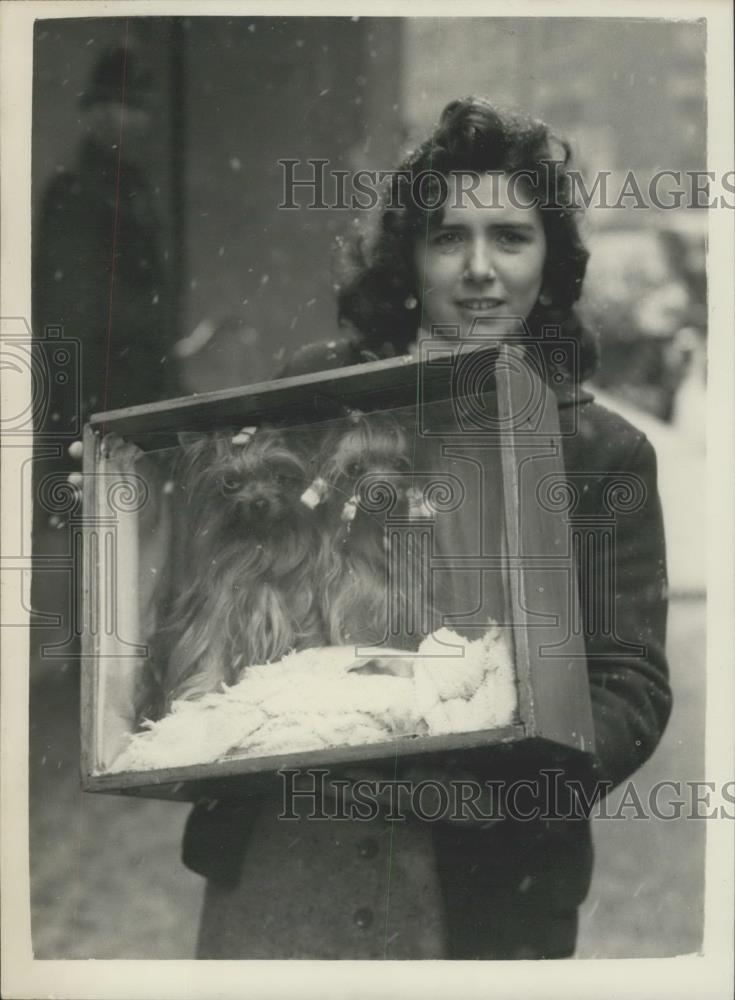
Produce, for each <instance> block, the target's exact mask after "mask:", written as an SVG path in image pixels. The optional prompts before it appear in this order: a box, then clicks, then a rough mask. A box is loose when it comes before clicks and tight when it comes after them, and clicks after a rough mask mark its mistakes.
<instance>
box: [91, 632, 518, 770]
mask: <svg viewBox="0 0 735 1000" xmlns="http://www.w3.org/2000/svg"><path fill="white" fill-rule="evenodd" d="M363 652H364V651H363ZM391 652H395V651H390V650H386V649H383V648H380V647H376V648H375V649H374V650H372V655H373V657H381V658H386V657H390V655H391ZM404 656H405V654H403V655H402V659H401V661H400V662H401V663H403V664H410V665H411V667H410V668H409V669H408V670H407V671H406V672H407V673H409V672H410V671H411V669H412V676H393V675H392V674H386V673H374V674H370V673H360V672H357V673H356V672H355V667H360V665H361V664H364V663H366V662H367V661H368V660H369V659H370V656H361V657H360V658H359V660H358V659H356V657H355V647H354V646H328V647H320V648H315V649H305V650H301V651H299V652H295V653H291V654H289V655H288V656H286V657H284V659H282V660H279V661H278V662H276V663H267V664H263V665H257V666H250V667H248V668H246V670H245V671H244V673H243V676H242V679H241V680H239V681H238V682H237V683H236V684H234V685H233V686H232V687H225V688H224V690H222V691H221V692H217V693H213V694H208V695H205V696H204V697H202V698H199V699H197V700H191V701H177V702H174V704H173V707H172V711H171V713H170V714H169V715H167V716H166V717H165V718H163V719H160V720H159V721H158V722H146V723H145V724H144V729H143V730H142V731H141V732H138V733H135V734H133V735H131V736H130V738H129V742H128V745H127V746H126V748H125V749H124V750H123V752H122V753H121V754H120V756H119V757H118V758H117V759H116V760H115V762H114V764H113V766H112V768H111V770H112V771H141V770H143V771H146V770H151V769H155V768H163V767H167V768H168V767H184V766H187V765H191V764H204V763H211V762H213V761H218V760H222V759H223V758H225V757H231V756H237V757H264V756H269V755H271V754H284V753H291V752H298V751H304V750H318V749H322V748H327V747H336V746H344V745H361V744H365V743H375V742H381V741H385V740H390V739H392V738H396V737H401V736H407V735H412V734H416V735H424V736H436V735H439V734H446V733H462V732H473V731H476V730H483V729H495V728H498V727H500V726H504V725H507V724H509V723H511V722H512V721H513V720H514V718H515V713H516V708H517V691H516V683H515V673H514V669H513V661H512V656H511V652H510V648H509V645H508V641H507V639H506V637H505V636H504V635H503V633H502V632H501V631H500V629H498V627H497V626H495V625H491V626H490V627H489V628H488V631H487V633H486V634H485V635H484V636H483V637H482V638H481V639H476V640H468V639H465V638H463V637H462V636H460V635H458V634H457V633H456V632H453V631H451V630H450V629H446V628H442V629H439V630H438V631H437V632H435V633H434V634H433V635H431V636H429V637H428V638H426V639H425V640H424V641H423V642H422V643H421V645H420V646H419V649H418V651H417V653H415V654H413V658H411V656H410V655H409V656H408V658H405V659H404V658H403V657H404Z"/></svg>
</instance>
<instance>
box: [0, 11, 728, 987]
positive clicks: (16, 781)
mask: <svg viewBox="0 0 735 1000" xmlns="http://www.w3.org/2000/svg"><path fill="white" fill-rule="evenodd" d="M205 14H206V15H229V16H247V15H269V16H289V15H298V16H306V15H308V16H316V15H330V14H332V15H337V16H342V17H343V16H350V15H365V16H370V17H380V16H428V17H441V16H452V17H460V16H468V17H501V16H509V17H533V16H542V17H569V16H574V17H585V18H593V17H595V18H596V17H604V18H607V17H618V18H624V17H630V18H663V19H667V20H672V19H691V18H698V17H703V18H706V20H707V96H708V164H707V168H708V169H709V170H714V171H716V172H717V174H718V176H721V175H722V174H724V173H725V172H726V171H728V170H731V169H732V166H733V165H732V162H731V156H732V149H733V40H732V39H733V31H732V18H733V11H732V6H731V4H729V3H726V2H724V0H700V2H693V0H668V2H647V0H617V2H616V3H612V2H609V0H608V2H604V3H602V2H598V0H586V2H584V0H579V2H562V0H560V2H549V0H537V2H528V0H526V2H524V3H523V7H522V9H521V10H519V5H518V3H515V2H512V0H507V2H497V0H495V2H491V0H485V2H481V3H478V2H467V0H456V2H454V3H451V4H449V3H447V2H446V0H445V2H431V0H428V2H427V0H424V2H421V3H418V2H414V3H410V2H405V0H404V2H389V0H371V2H370V3H369V4H367V3H365V2H364V0H363V2H359V3H356V2H350V0H347V2H345V3H340V2H331V0H330V2H324V0H322V2H320V3H316V2H309V3H308V4H306V3H304V2H301V3H298V2H278V0H275V2H270V3H267V4H266V3H240V2H222V0H214V2H199V0H188V2H187V0H161V2H157V0H116V2H104V0H94V2H86V0H75V2H51V3H50V2H46V3H36V2H34V0H26V2H16V3H8V2H5V3H3V4H2V7H1V8H0V18H1V21H0V94H1V95H2V105H1V108H2V119H1V126H2V131H1V132H0V190H1V192H2V217H1V222H2V228H1V230H0V238H1V244H0V278H1V282H2V283H1V285H0V317H3V327H4V328H5V321H6V320H7V318H8V317H24V316H25V317H28V316H30V301H31V295H30V276H31V266H30V213H31V197H30V183H31V84H32V51H33V50H32V33H33V21H34V19H36V18H61V17H70V16H71V17H107V16H117V17H120V16H127V17H135V16H139V15H149V16H151V15H159V16H161V15H163V16H165V15H190V16H199V15H205ZM734 220H735V215H734V214H733V211H732V210H728V209H725V208H720V209H716V210H711V211H710V238H709V253H708V282H709V284H708V287H709V306H708V308H709V323H710V327H709V355H708V366H709V383H708V424H707V448H708V471H707V491H708V503H707V557H708V567H709V569H708V590H707V594H708V598H707V600H708V606H707V723H706V769H705V776H706V778H707V780H709V781H713V782H715V783H716V784H717V786H718V787H721V786H722V784H724V783H725V782H726V781H728V780H731V779H732V778H733V767H732V765H733V760H734V759H735V743H734V741H733V731H734V730H735V726H734V725H733V722H734V720H733V710H732V709H733V704H734V703H735V683H734V674H733V650H735V628H734V627H733V623H734V621H735V615H734V614H733V608H735V563H734V560H733V553H734V552H735V523H734V519H733V511H735V488H734V485H735V475H734V474H733V473H734V471H735V469H734V466H733V454H734V450H735V449H734V446H733V429H734V428H735V402H734V401H735V338H734V337H733V329H732V321H733V315H735V310H734V303H733V274H734V273H735V237H734V233H733V221H734ZM3 332H4V330H3ZM17 385H18V380H17V378H14V379H13V387H14V388H17ZM6 389H7V382H4V383H3V384H2V386H0V392H1V393H2V394H1V395H0V402H1V403H2V408H3V411H4V412H6V413H7V412H18V410H17V409H16V410H13V407H14V406H15V407H17V406H18V402H17V401H13V400H10V399H9V397H8V396H7V395H6ZM28 396H29V397H30V393H28ZM28 447H29V449H30V440H29V442H28ZM2 456H3V462H2V477H3V484H5V483H6V482H8V483H9V482H12V481H13V480H14V479H15V478H16V477H17V476H18V473H19V469H20V466H21V463H22V462H23V460H24V459H26V458H27V457H29V452H28V451H26V450H25V449H23V448H17V447H14V448H11V449H7V448H3V451H2ZM13 495H14V491H12V490H3V496H4V497H5V498H6V503H4V504H3V509H2V524H1V525H0V532H1V534H0V539H2V541H3V542H5V541H8V540H11V539H12V540H14V541H15V542H16V544H15V546H6V545H3V550H4V551H8V548H11V549H12V548H17V538H18V532H19V524H20V511H19V510H18V509H13V506H12V500H11V501H10V502H8V499H7V498H9V497H10V498H12V497H13ZM25 524H26V530H27V531H28V532H30V527H29V524H30V521H29V519H27V518H26V519H25ZM693 530H696V527H695V526H693ZM24 542H25V545H24V551H25V550H27V545H28V543H29V542H30V538H29V537H28V538H26V539H24ZM25 575H26V574H24V576H25ZM2 585H3V586H2V604H3V610H4V611H5V612H6V613H7V616H6V614H3V616H2V617H3V620H7V619H8V617H11V618H12V620H13V621H16V620H18V616H19V615H20V613H21V611H20V609H21V608H22V607H27V606H28V603H29V602H28V598H29V594H28V592H27V591H28V581H27V580H26V581H25V582H24V581H23V580H22V578H21V574H18V573H10V574H5V578H4V579H3V581H2ZM21 587H25V590H26V593H25V594H21V590H20V588H21ZM21 598H24V600H21ZM8 609H10V610H8ZM0 650H1V652H2V664H3V671H2V688H1V694H2V776H1V786H0V787H1V788H2V816H3V819H4V822H3V827H2V844H1V853H0V871H1V873H2V888H3V892H2V900H3V913H2V954H3V958H4V961H3V967H2V989H1V990H0V992H1V993H2V996H3V997H7V998H26V997H28V998H40V997H42V996H49V997H59V998H66V997H68V998H74V1000H77V998H79V1000H81V998H86V997H90V998H95V1000H97V998H102V997H105V998H107V997H110V998H117V997H119V998H125V1000H128V998H131V997H141V998H143V997H151V998H156V1000H165V998H168V997H171V998H176V1000H179V998H181V997H187V998H188V997H192V998H194V997H214V996H216V997H218V998H219V997H222V998H226V997H237V998H239V997H241V996H243V995H247V996H251V997H257V998H258V1000H260V998H263V1000H265V998H271V997H272V998H273V1000H282V998H283V997H285V996H289V995H291V994H293V995H298V996H302V997H303V996H311V995H313V996H315V997H318V998H320V1000H329V998H332V997H333V998H335V1000H337V998H338V1000H348V998H349V1000H352V998H358V997H368V996H378V997H399V996H400V997H404V996H405V997H411V996H420V997H422V998H425V1000H428V998H431V997H445V996H454V995H460V996H462V997H464V998H468V1000H469V998H471V997H475V996H477V997H480V996H482V997H487V996H489V995H491V996H498V997H503V998H510V997H518V998H524V1000H526V998H528V1000H531V998H535V997H543V998H544V1000H548V998H549V997H552V996H554V997H555V996H559V997H562V996H563V997H565V998H566V1000H573V998H576V997H580V998H584V1000H588V998H589V997H590V996H591V995H594V996H596V997H601V998H604V997H608V996H609V997H615V998H620V997H622V996H626V995H630V996H633V997H642V996H645V997H646V998H655V997H658V996H661V997H666V998H667V1000H673V998H678V997H681V998H682V1000H684V998H686V1000H692V998H694V997H696V998H697V1000H709V998H719V997H722V998H728V1000H729V998H730V997H732V996H733V928H734V909H733V899H734V897H735V893H734V891H733V889H734V886H735V882H734V878H733V874H734V872H733V831H734V830H735V823H733V821H732V820H726V819H720V820H708V821H706V822H707V858H706V899H705V936H704V944H703V954H702V955H700V956H684V957H678V958H664V959H615V960H610V959H587V960H570V961H562V962H493V963H491V964H488V963H484V962H453V961H452V962H449V961H448V962H423V963H411V962H372V963H367V962H366V963H360V962H348V961H343V962H272V963H271V962H269V963H264V962H216V963H214V962H205V961H196V960H190V961H188V960H187V961H75V960H67V961H35V960H34V959H33V958H32V952H31V941H30V891H29V849H28V781H27V778H28V669H27V664H28V654H29V642H28V633H27V630H25V629H22V628H21V629H19V628H11V629H8V628H6V629H4V630H2V634H0ZM691 667H692V669H693V670H701V663H692V665H691Z"/></svg>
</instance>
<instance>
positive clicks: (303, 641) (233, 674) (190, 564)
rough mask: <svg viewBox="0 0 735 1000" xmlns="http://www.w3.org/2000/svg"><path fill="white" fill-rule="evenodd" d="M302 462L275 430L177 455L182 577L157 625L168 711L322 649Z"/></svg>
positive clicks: (210, 441)
mask: <svg viewBox="0 0 735 1000" xmlns="http://www.w3.org/2000/svg"><path fill="white" fill-rule="evenodd" d="M307 462H308V456H307V455H306V454H305V453H304V450H303V448H302V450H299V448H298V447H297V443H296V436H295V435H289V434H288V433H287V432H285V431H281V430H275V429H260V430H258V431H257V432H255V433H252V434H249V435H245V436H243V435H242V434H240V435H235V436H234V437H233V436H232V435H231V434H227V433H217V434H215V435H212V436H209V437H206V438H202V439H200V440H198V441H196V442H195V443H194V444H189V445H187V446H186V447H185V448H184V450H183V453H182V456H181V461H180V463H179V469H178V474H177V480H178V482H179V484H180V490H181V493H182V494H183V497H184V508H185V522H186V526H187V537H186V538H185V539H183V545H184V546H185V554H184V558H183V566H184V574H185V576H186V579H185V580H184V581H183V582H182V584H181V589H180V591H179V593H178V596H177V597H176V599H175V600H174V601H173V603H172V605H171V609H170V613H169V615H168V619H167V621H166V623H165V626H164V631H165V633H166V635H167V636H168V637H169V643H170V649H171V652H170V656H169V659H168V670H167V684H166V686H167V703H168V705H169V706H170V704H171V702H172V701H173V700H175V699H180V698H194V697H198V696H199V695H202V694H205V693H207V692H211V691H216V690H218V689H219V688H220V687H221V685H222V683H223V682H224V683H227V684H231V683H234V682H235V681H236V680H237V678H238V676H239V674H240V673H241V671H242V670H243V669H244V668H246V667H247V666H248V665H250V664H255V663H267V662H272V661H275V660H278V659H281V658H282V657H283V656H285V655H286V654H287V653H288V652H290V651H291V650H294V649H304V648H307V647H310V646H318V645H323V640H324V632H323V627H322V623H321V616H320V612H319V604H318V595H317V593H316V577H315V572H314V570H315V562H316V558H317V551H318V541H319V533H318V531H317V527H316V522H315V518H314V516H313V513H312V512H311V511H309V510H308V509H307V508H306V507H305V506H304V504H303V503H301V502H300V497H301V495H302V493H303V490H304V487H305V485H306V482H307Z"/></svg>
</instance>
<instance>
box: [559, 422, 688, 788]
mask: <svg viewBox="0 0 735 1000" xmlns="http://www.w3.org/2000/svg"><path fill="white" fill-rule="evenodd" d="M629 427H630V425H626V428H629ZM626 436H627V435H626ZM589 478H590V482H589V483H588V484H585V485H588V486H589V487H590V488H589V489H588V490H587V491H586V494H587V495H588V496H589V497H590V500H588V502H587V505H586V509H583V511H582V513H583V514H588V513H589V508H590V505H591V504H592V503H594V504H595V505H596V507H597V509H598V510H599V509H602V508H603V507H605V506H608V505H612V506H613V508H615V507H617V508H618V509H617V510H613V513H614V514H615V520H614V535H613V536H612V544H611V546H610V548H611V565H610V566H607V565H606V564H604V563H603V565H602V567H601V572H600V573H598V574H595V575H594V576H593V577H592V579H589V580H588V579H583V578H582V576H581V574H580V580H579V582H580V602H581V604H582V606H583V611H584V609H585V607H586V608H589V604H590V602H592V601H596V600H597V599H598V598H599V595H600V592H601V591H606V590H607V589H608V588H609V589H610V590H611V591H612V595H613V598H612V602H611V604H612V611H613V614H612V628H607V629H605V630H603V629H602V628H601V627H599V625H596V626H593V625H591V624H590V621H592V620H595V619H596V622H597V623H599V622H600V620H601V616H600V615H597V616H594V615H586V616H585V617H586V618H587V619H588V621H587V622H586V623H585V646H586V652H587V666H588V671H589V680H590V694H591V698H592V712H593V719H594V729H595V743H596V748H595V755H594V758H593V767H592V775H591V777H592V779H593V780H594V781H604V782H610V783H611V784H612V785H617V784H619V783H620V782H622V781H623V780H625V779H626V778H627V777H628V776H629V775H631V774H632V773H633V772H634V771H635V770H637V769H638V768H639V767H640V766H641V765H642V764H643V763H644V762H645V761H646V760H647V759H648V758H649V757H650V755H651V754H652V753H653V751H654V750H655V748H656V746H657V745H658V742H659V740H660V738H661V736H662V734H663V731H664V729H665V727H666V723H667V721H668V718H669V714H670V712H671V691H670V688H669V683H668V665H667V661H666V654H665V651H664V649H665V640H666V614H667V576H666V552H665V542H664V529H663V518H662V513H661V503H660V500H659V495H658V488H657V477H656V454H655V452H654V449H653V447H652V445H651V443H650V442H649V441H648V439H647V438H646V437H645V436H644V435H642V434H639V433H638V432H636V433H635V436H634V439H633V441H632V442H631V444H630V446H629V447H628V448H627V449H626V454H625V456H624V460H623V461H622V462H621V463H620V464H619V465H618V467H617V468H616V469H610V470H609V471H607V470H603V474H602V475H600V474H599V473H598V474H596V475H595V476H594V479H595V486H596V488H595V489H593V488H592V482H591V480H592V478H593V477H592V476H590V477H589ZM583 482H584V477H583ZM616 492H617V493H618V496H619V498H620V499H619V501H618V502H617V503H615V501H614V498H615V496H616ZM604 497H606V498H607V501H605V500H604V499H603V498H604ZM587 530H590V529H587ZM602 530H604V529H602V528H601V529H600V531H602ZM602 573H606V574H608V575H607V579H606V580H605V579H601V578H600V577H601V574H602ZM585 590H586V591H587V593H585Z"/></svg>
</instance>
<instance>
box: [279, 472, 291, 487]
mask: <svg viewBox="0 0 735 1000" xmlns="http://www.w3.org/2000/svg"><path fill="white" fill-rule="evenodd" d="M275 478H276V482H277V483H278V485H279V486H288V485H289V484H290V483H291V481H292V477H291V476H286V475H284V474H283V473H282V472H281V473H279V474H278V475H277V476H276V477H275Z"/></svg>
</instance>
